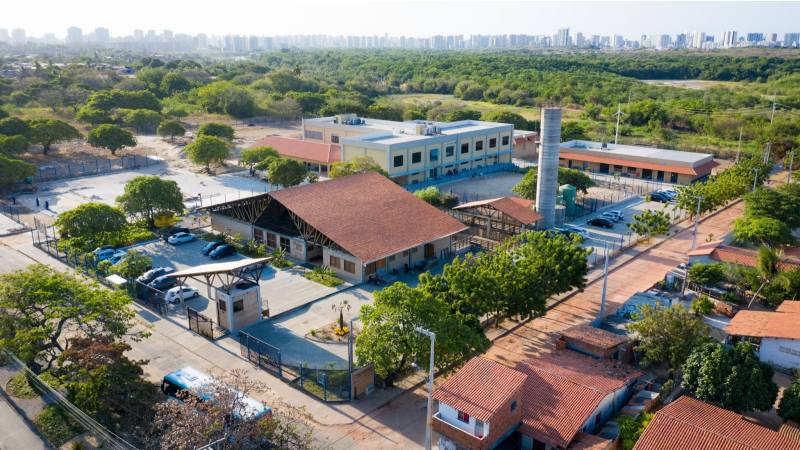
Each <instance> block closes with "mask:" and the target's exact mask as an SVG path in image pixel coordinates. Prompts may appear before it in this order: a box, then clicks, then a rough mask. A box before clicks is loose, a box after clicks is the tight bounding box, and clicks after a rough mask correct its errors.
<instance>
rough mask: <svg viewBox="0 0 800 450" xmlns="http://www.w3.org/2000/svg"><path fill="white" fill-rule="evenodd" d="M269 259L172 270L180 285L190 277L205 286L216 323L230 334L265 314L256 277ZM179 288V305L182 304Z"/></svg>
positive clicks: (267, 312) (267, 308)
mask: <svg viewBox="0 0 800 450" xmlns="http://www.w3.org/2000/svg"><path fill="white" fill-rule="evenodd" d="M271 259H272V258H257V259H245V260H240V261H231V262H223V263H217V264H204V265H202V266H197V267H194V268H191V269H186V270H181V271H178V272H173V273H171V274H169V275H168V276H170V277H172V278H176V279H177V280H178V282H179V283H178V284H179V285H182V284H183V283H184V282H185V281H186V280H187V279H189V278H191V279H193V280H195V281H199V282H201V283H203V284H205V285H206V288H207V297H208V298H209V299H210V300H211V301H212V302H214V304H215V307H214V310H215V315H216V321H217V324H218V325H219V326H220V327H222V328H224V329H226V330H228V331H229V332H231V333H233V332H235V331H238V330H240V329H242V328H244V327H246V326H249V325H252V324H254V323H258V322H259V321H260V320H261V319H262V318H267V317H269V305H268V304H266V305H265V304H264V303H266V302H262V299H261V286H260V285H259V283H258V282H259V280H260V279H261V276H262V275H263V273H264V270H265V269H266V268H267V266H268V262H269V261H270V260H271ZM182 296H183V292H182V291H181V304H183V300H184V299H183V297H182Z"/></svg>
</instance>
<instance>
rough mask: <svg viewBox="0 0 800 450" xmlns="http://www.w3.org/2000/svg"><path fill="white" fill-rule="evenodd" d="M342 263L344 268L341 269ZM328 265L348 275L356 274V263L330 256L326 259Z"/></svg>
mask: <svg viewBox="0 0 800 450" xmlns="http://www.w3.org/2000/svg"><path fill="white" fill-rule="evenodd" d="M342 262H344V267H342ZM328 265H329V266H331V267H335V268H337V269H344V271H345V272H348V273H352V274H355V273H356V263H354V262H352V261H348V260H346V259H345V260H342V258H339V257H338V256H333V255H331V256H330V257H329V258H328Z"/></svg>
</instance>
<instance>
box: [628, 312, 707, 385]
mask: <svg viewBox="0 0 800 450" xmlns="http://www.w3.org/2000/svg"><path fill="white" fill-rule="evenodd" d="M634 319H635V320H636V321H635V322H633V323H631V324H629V325H628V330H629V331H632V332H635V333H639V345H637V346H636V350H640V351H642V352H644V360H645V362H646V363H648V364H649V363H660V362H665V363H667V364H668V365H669V367H670V368H671V369H679V368H680V367H681V366H682V365H683V363H684V362H686V358H688V357H689V355H690V354H691V353H692V350H693V349H694V348H696V347H697V346H699V345H701V344H703V343H705V342H707V341H708V339H709V338H708V334H709V332H710V327H709V326H708V325H706V324H705V323H704V322H703V320H702V319H700V318H699V317H696V316H694V315H692V314H691V313H690V312H689V311H687V310H686V308H684V307H683V304H682V303H676V304H674V305H672V306H671V307H665V306H662V305H660V304H656V306H652V305H642V306H639V311H637V312H636V313H634Z"/></svg>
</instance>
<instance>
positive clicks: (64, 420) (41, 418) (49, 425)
mask: <svg viewBox="0 0 800 450" xmlns="http://www.w3.org/2000/svg"><path fill="white" fill-rule="evenodd" d="M33 424H34V425H35V426H36V428H37V429H39V431H41V433H42V434H43V435H44V436H45V437H46V438H47V440H48V441H50V443H51V444H53V445H54V446H56V447H61V446H62V445H64V444H66V443H67V442H69V440H70V439H72V438H74V437H75V436H77V435H79V434H81V433H83V432H84V431H85V430H84V429H83V427H82V426H81V425H80V424H79V423H78V422H77V421H75V419H73V418H72V417H71V416H70V415H68V414H67V413H66V412H64V410H63V409H62V408H61V407H60V406H59V405H58V404H52V405H47V406H46V407H45V408H44V410H42V412H41V413H39V415H38V416H37V417H36V420H34V421H33Z"/></svg>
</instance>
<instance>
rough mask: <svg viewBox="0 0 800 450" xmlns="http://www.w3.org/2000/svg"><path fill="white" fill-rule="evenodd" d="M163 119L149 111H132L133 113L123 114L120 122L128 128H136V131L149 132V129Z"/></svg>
mask: <svg viewBox="0 0 800 450" xmlns="http://www.w3.org/2000/svg"><path fill="white" fill-rule="evenodd" d="M163 120H164V117H163V116H162V115H161V114H159V113H157V112H155V111H153V110H150V109H134V110H133V111H130V112H128V113H127V114H125V117H123V118H122V121H123V122H124V123H125V125H127V126H129V127H136V129H137V130H138V129H142V130H145V132H148V131H150V129H151V128H153V127H157V126H158V125H159V124H160V123H161V122H162V121H163Z"/></svg>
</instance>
